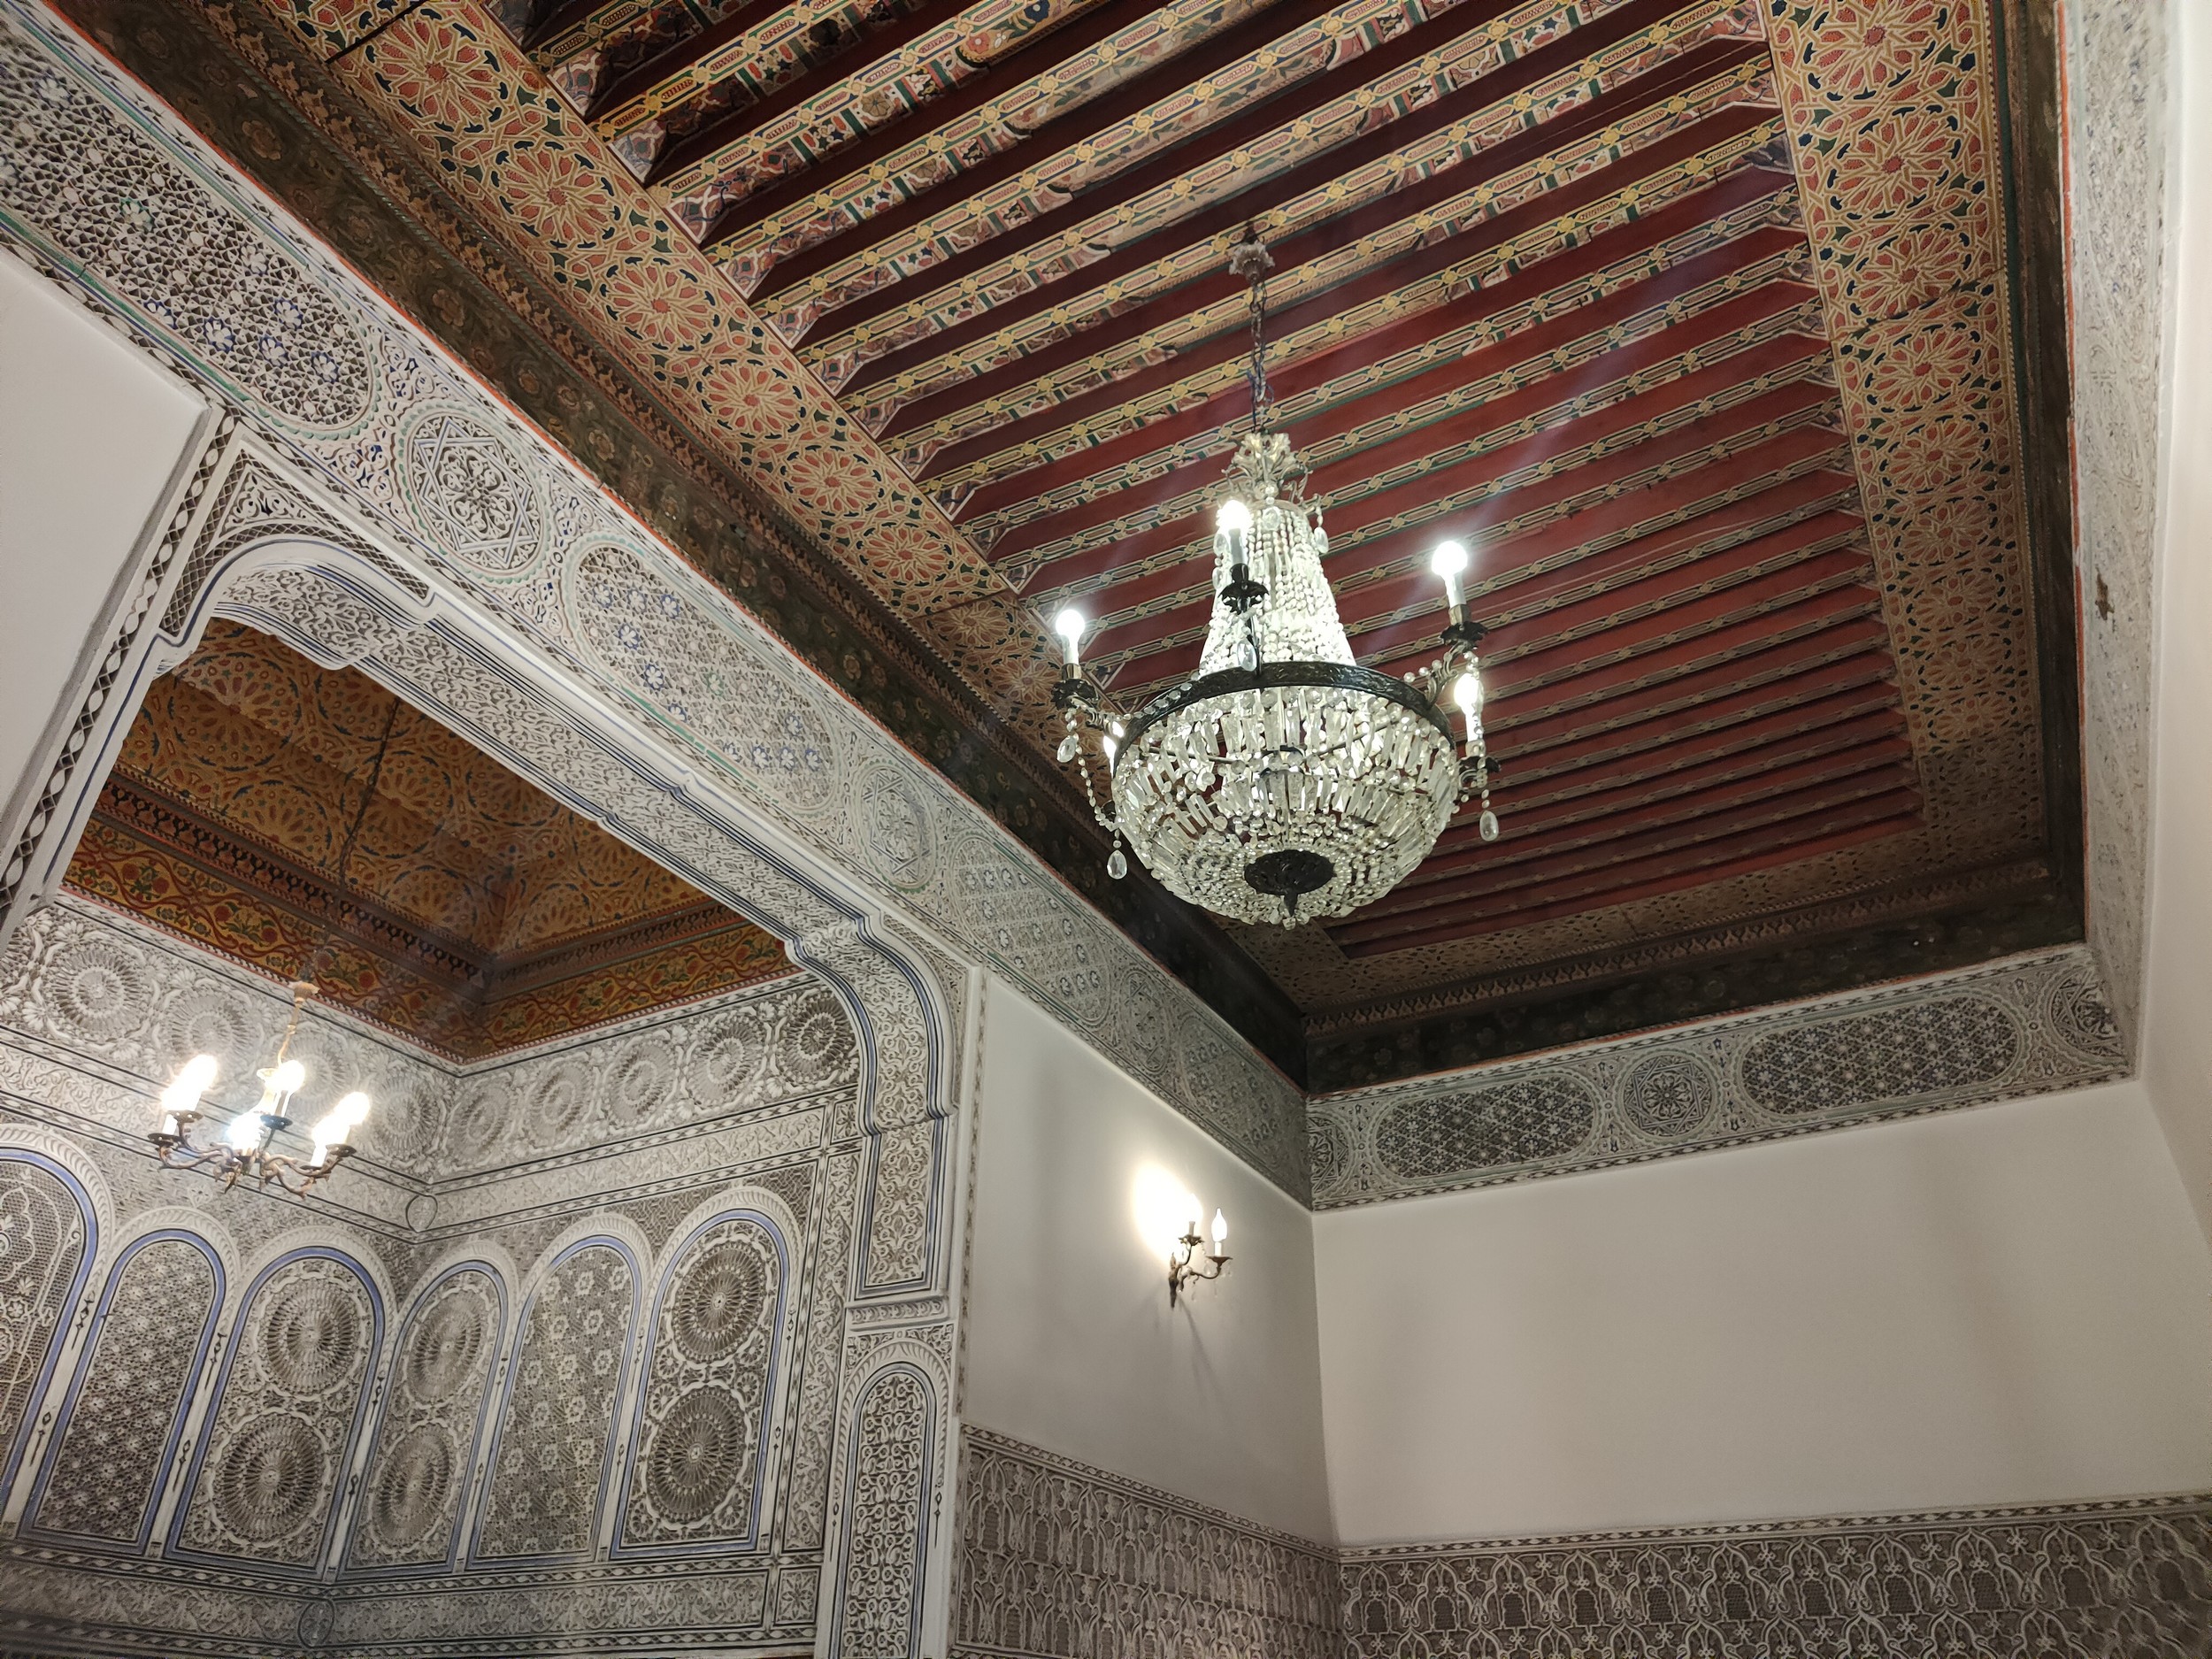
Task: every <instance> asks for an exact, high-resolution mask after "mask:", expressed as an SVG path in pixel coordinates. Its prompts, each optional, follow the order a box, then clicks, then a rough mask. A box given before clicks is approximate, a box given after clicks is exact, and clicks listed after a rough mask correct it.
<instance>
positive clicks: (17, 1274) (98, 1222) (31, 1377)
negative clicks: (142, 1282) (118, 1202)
mask: <svg viewBox="0 0 2212 1659" xmlns="http://www.w3.org/2000/svg"><path fill="white" fill-rule="evenodd" d="M0 1225H5V1227H6V1229H7V1232H8V1233H9V1235H10V1238H11V1241H12V1248H10V1249H9V1250H8V1252H7V1253H6V1257H5V1259H4V1261H0V1306H5V1307H6V1308H8V1309H9V1310H11V1317H10V1318H9V1319H8V1321H7V1325H6V1328H5V1329H4V1331H0V1513H4V1514H5V1515H6V1516H7V1517H9V1518H10V1519H13V1518H14V1517H15V1516H16V1515H17V1514H19V1512H20V1509H21V1506H22V1499H23V1495H24V1494H23V1491H22V1486H23V1483H22V1481H21V1480H20V1479H19V1477H20V1476H21V1475H22V1473H23V1472H24V1471H27V1470H30V1469H33V1468H35V1467H36V1465H37V1462H38V1458H39V1455H40V1454H41V1452H42V1448H43V1445H44V1442H45V1440H46V1437H47V1434H48V1432H50V1430H51V1428H52V1426H53V1405H52V1396H51V1393H50V1391H51V1390H52V1389H54V1388H55V1387H56V1386H58V1379H59V1378H62V1377H65V1376H66V1375H67V1372H68V1362H70V1361H72V1360H73V1358H74V1354H75V1350H76V1348H77V1347H78V1346H79V1345H80V1343H81V1340H82V1338H83V1334H84V1318H83V1315H84V1312H85V1302H84V1296H85V1291H86V1287H87V1286H89V1285H90V1284H92V1283H93V1282H94V1280H93V1274H94V1272H95V1271H96V1268H97V1267H98V1266H99V1265H100V1254H101V1250H102V1248H103V1246H104V1245H105V1244H106V1241H107V1240H108V1238H109V1236H110V1235H111V1233H113V1231H114V1225H115V1216H114V1209H113V1206H112V1204H111V1202H110V1200H109V1197H108V1191H107V1184H106V1183H105V1182H104V1181H103V1180H102V1179H100V1175H99V1171H97V1170H96V1169H95V1168H94V1167H93V1164H92V1160H91V1159H90V1158H88V1157H87V1156H85V1154H84V1152H83V1151H82V1150H81V1148H78V1147H76V1146H74V1145H73V1144H72V1143H71V1142H70V1141H68V1140H67V1139H66V1138H65V1137H64V1136H62V1135H58V1134H56V1133H53V1132H51V1131H50V1130H45V1129H38V1128H33V1127H29V1126H8V1127H0Z"/></svg>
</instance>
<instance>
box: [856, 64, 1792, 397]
mask: <svg viewBox="0 0 2212 1659" xmlns="http://www.w3.org/2000/svg"><path fill="white" fill-rule="evenodd" d="M1772 116H1773V111H1770V110H1766V109H1763V108H1761V107H1759V106H1757V105H1752V104H1740V105H1735V106H1732V107H1730V108H1728V109H1724V110H1722V111H1717V113H1715V114H1712V115H1709V116H1707V117H1706V118H1705V119H1702V120H1700V121H1696V122H1694V123H1691V124H1690V125H1688V126H1686V127H1683V128H1681V129H1680V130H1679V131H1678V132H1675V133H1672V134H1669V135H1668V136H1666V137H1664V138H1662V139H1660V140H1658V141H1657V142H1654V143H1651V144H1648V145H1646V146H1645V147H1644V148H1643V149H1641V150H1634V151H1632V152H1631V153H1630V154H1628V155H1627V156H1624V157H1621V158H1620V159H1619V160H1617V161H1615V162H1613V163H1611V164H1609V165H1606V166H1603V167H1594V168H1592V169H1591V170H1590V171H1589V172H1587V173H1582V174H1580V175H1578V177H1576V178H1575V179H1573V180H1570V181H1569V182H1567V183H1564V184H1562V185H1558V186H1555V188H1552V189H1550V190H1547V191H1543V192H1540V194H1538V195H1537V196H1535V197H1533V198H1532V199H1531V200H1529V201H1527V202H1524V203H1522V204H1519V205H1517V206H1516V207H1512V208H1509V209H1507V210H1506V211H1504V212H1502V213H1499V214H1496V215H1495V216H1494V217H1492V218H1490V219H1484V220H1482V221H1481V222H1480V223H1479V225H1476V226H1472V227H1467V228H1465V229H1463V230H1461V231H1460V232H1459V234H1457V235H1454V236H1440V237H1437V238H1436V239H1435V240H1434V241H1432V242H1426V243H1425V244H1423V245H1421V246H1419V247H1417V248H1414V249H1412V250H1409V251H1408V252H1405V253H1402V254H1399V255H1396V256H1394V257H1391V258H1388V259H1386V260H1383V261H1381V262H1380V263H1379V264H1377V265H1371V266H1370V267H1369V268H1368V269H1366V270H1365V271H1363V272H1361V273H1359V274H1358V275H1356V276H1353V277H1348V278H1346V279H1344V280H1341V281H1338V282H1334V283H1332V284H1331V285H1330V286H1329V287H1327V288H1324V289H1322V290H1321V291H1320V292H1318V293H1317V294H1313V295H1310V296H1307V297H1306V298H1304V299H1302V300H1298V301H1294V302H1293V303H1290V304H1288V305H1286V306H1285V307H1283V308H1282V309H1281V310H1280V311H1277V312H1275V313H1274V314H1273V315H1272V316H1271V318H1270V319H1269V324H1268V326H1269V329H1270V332H1271V334H1273V335H1274V336H1275V337H1276V338H1277V339H1287V338H1289V337H1290V336H1291V335H1294V334H1298V333H1300V332H1302V331H1303V330H1305V329H1307V328H1310V327H1317V326H1320V325H1322V324H1324V323H1325V322H1327V321H1328V320H1329V319H1331V318H1332V317H1335V316H1339V315H1340V314H1342V313H1345V312H1348V311H1353V310H1356V309H1357V308H1358V307H1361V306H1363V305H1366V304H1369V303H1371V302H1374V301H1377V300H1379V299H1382V298H1384V297H1386V296H1388V295H1390V294H1393V293H1395V292H1397V291H1399V290H1401V289H1402V288H1407V287H1409V286H1410V285H1412V284H1414V283H1416V282H1419V281H1422V280H1425V279H1427V278H1430V277H1432V276H1434V275H1436V274H1437V273H1439V272H1441V271H1446V270H1449V269H1450V268H1451V267H1452V266H1454V265H1460V264H1463V262H1465V261H1467V260H1469V259H1471V258H1473V257H1475V256H1476V255H1477V254H1478V253H1480V252H1482V251H1485V250H1491V249H1495V248H1499V247H1502V246H1503V245H1504V244H1506V243H1507V242H1511V241H1513V240H1514V239H1515V238H1517V237H1518V236H1520V235H1522V234H1525V233H1527V232H1529V231H1531V230H1533V229H1535V228H1536V227H1540V226H1544V225H1549V224H1552V223H1554V222H1555V221H1556V220H1557V219H1559V218H1560V217H1561V216H1562V215H1563V214H1565V213H1569V212H1571V211H1573V210H1574V209H1576V208H1578V207H1582V206H1586V205H1588V204H1590V203H1592V202H1594V201H1598V200H1601V199H1602V198H1603V197H1605V196H1609V195H1612V194H1613V193H1615V192H1616V191H1618V190H1622V189H1624V188H1628V186H1629V185H1630V183H1631V182H1632V181H1634V180H1640V179H1643V178H1647V177H1648V176H1650V175H1651V174H1652V173H1656V172H1660V171H1663V170H1664V169H1665V168H1667V167H1668V166H1671V165H1674V164H1676V163H1678V162H1683V161H1686V160H1688V159H1690V158H1691V157H1694V156H1696V155H1699V154H1700V153H1701V152H1703V151H1705V150H1711V149H1713V148H1715V147H1716V146H1717V145H1720V144H1722V143H1724V142H1727V141H1728V140H1729V139H1731V138H1737V137H1740V136H1741V135H1742V134H1745V133H1747V132H1749V131H1750V130H1752V129H1753V128H1755V127H1760V126H1763V124H1765V123H1766V122H1767V121H1769V120H1770V119H1772ZM1579 125H1580V123H1578V122H1574V121H1571V119H1570V118H1566V117H1563V118H1561V121H1560V122H1559V123H1556V124H1554V125H1552V126H1547V127H1538V128H1536V129H1535V130H1534V131H1533V132H1532V133H1530V134H1525V136H1526V137H1527V138H1528V139H1530V140H1531V141H1534V140H1536V139H1543V140H1544V141H1545V142H1543V143H1541V144H1537V143H1535V142H1531V143H1530V144H1529V145H1528V146H1527V149H1528V150H1529V151H1530V152H1531V153H1532V154H1534V155H1539V156H1540V155H1541V154H1543V153H1544V152H1545V151H1547V150H1549V149H1551V148H1553V147H1554V146H1555V145H1556V144H1557V142H1559V133H1558V131H1557V128H1558V127H1560V126H1576V127H1578V126H1579ZM1516 143H1517V141H1513V140H1509V141H1507V143H1505V144H1502V145H1500V146H1498V147H1497V150H1495V151H1486V152H1485V155H1484V164H1485V171H1484V173H1483V175H1482V176H1484V177H1492V176H1495V174H1496V173H1498V172H1500V171H1502V168H1503V167H1504V165H1506V162H1505V159H1504V157H1503V152H1505V151H1506V150H1509V149H1513V148H1515V146H1516ZM1527 158H1528V157H1526V156H1524V157H1522V159H1527ZM1477 182H1479V180H1477V179H1472V178H1471V179H1469V180H1465V181H1464V183H1465V185H1466V186H1469V187H1471V186H1472V185H1473V184H1475V183H1477ZM1339 245H1340V244H1339V243H1338V242H1336V241H1335V239H1334V237H1333V234H1330V230H1329V226H1328V225H1327V224H1323V225H1321V226H1319V227H1316V228H1315V230H1314V231H1312V232H1310V233H1301V234H1300V235H1298V236H1295V237H1291V238H1286V240H1285V241H1284V242H1283V243H1282V244H1280V245H1279V246H1278V247H1277V248H1276V249H1275V250H1273V251H1274V253H1275V256H1276V269H1275V275H1274V277H1273V278H1272V280H1274V281H1276V282H1278V283H1280V282H1282V281H1284V280H1286V277H1287V276H1288V275H1289V273H1291V272H1292V271H1293V270H1294V268H1295V267H1296V266H1298V265H1302V264H1304V263H1306V262H1308V261H1309V260H1312V259H1318V258H1321V257H1325V256H1327V255H1329V254H1331V253H1333V252H1335V251H1337V250H1338V247H1339ZM1096 269H1097V267H1096V266H1095V265H1094V266H1087V267H1085V270H1084V272H1083V273H1082V274H1085V275H1088V274H1089V273H1091V272H1094V271H1095V270H1096ZM1243 291H1244V284H1243V282H1242V281H1241V280H1240V279H1238V278H1237V277H1236V276H1235V275H1234V274H1233V273H1229V272H1227V271H1223V272H1219V273H1215V274H1213V275H1211V276H1207V277H1202V278H1200V279H1199V280H1196V281H1193V282H1188V283H1185V284H1184V285H1183V286H1182V287H1180V288H1174V289H1171V290H1170V291H1169V292H1167V293H1165V294H1161V295H1156V296H1153V297H1152V298H1150V299H1148V300H1145V301H1141V302H1140V303H1137V304H1135V305H1133V306H1132V307H1130V309H1128V310H1127V311H1120V312H1117V313H1115V314H1114V315H1112V316H1110V317H1102V318H1100V319H1096V325H1097V326H1103V325H1105V324H1108V323H1110V324H1111V325H1112V329H1113V334H1114V335H1115V336H1116V337H1117V338H1118V339H1127V338H1131V337H1133V336H1136V335H1140V334H1143V333H1144V332H1145V331H1146V330H1147V329H1150V328H1156V327H1162V326H1166V325H1167V324H1169V323H1171V322H1172V321H1174V320H1175V319H1179V318H1180V317H1182V316H1183V315H1185V314H1186V313H1187V312H1189V311H1193V310H1194V309H1196V308H1199V307H1202V306H1211V305H1217V304H1220V303H1223V302H1225V301H1228V300H1233V299H1234V298H1235V297H1236V296H1238V295H1240V294H1241V293H1242V292H1243ZM1001 315H1002V313H1001ZM951 332H952V331H949V330H948V331H946V334H945V335H941V336H933V341H934V340H936V339H941V338H946V337H949V335H950V334H951ZM1095 332H1096V326H1094V327H1092V328H1087V329H1080V330H1078V331H1076V332H1073V333H1071V334H1066V335H1064V336H1062V337H1060V338H1058V339H1056V340H1053V341H1050V342H1047V343H1045V344H1043V345H1041V346H1039V347H1037V348H1036V349H1033V350H1031V351H1028V352H1025V353H1024V354H1023V355H1022V356H1021V357H1017V358H1015V359H1013V360H1012V361H1010V362H1007V363H1002V364H999V365H995V366H994V367H991V368H989V369H986V370H983V371H981V372H980V373H974V374H972V375H970V376H968V377H966V378H964V379H963V380H958V381H956V382H955V383H954V384H952V385H950V386H948V387H946V388H943V389H941V390H939V391H935V392H930V393H926V394H924V395H923V396H918V397H917V398H915V399H914V400H913V401H912V402H911V403H906V404H903V405H902V406H901V407H900V409H899V410H898V411H897V412H896V413H895V414H894V415H893V416H892V418H891V419H890V420H889V421H887V423H886V424H885V426H884V429H883V434H882V435H883V436H884V437H885V438H886V439H887V440H895V439H897V438H899V437H901V436H902V435H903V434H906V433H909V432H911V431H913V430H915V429H916V428H917V427H920V426H927V425H929V424H930V423H931V422H933V421H934V420H936V419H940V418H941V417H942V416H946V415H950V414H955V413H957V412H958V411H961V410H964V409H968V408H971V407H973V406H976V405H979V404H981V403H986V402H987V401H989V400H991V399H993V398H996V399H999V400H1001V401H1002V402H1003V403H1007V404H1008V405H1009V414H1008V417H1007V419H1009V420H1012V419H1017V418H1020V416H1019V411H1018V408H1017V405H1018V399H1019V394H1020V393H1021V391H1022V389H1023V388H1025V387H1027V386H1030V385H1032V384H1033V383H1034V382H1036V381H1037V380H1041V379H1042V378H1044V377H1045V376H1047V375H1049V374H1052V373H1057V372H1060V371H1063V370H1065V369H1069V368H1071V367H1074V366H1077V365H1081V364H1083V363H1084V362H1085V361H1086V360H1087V359H1088V358H1090V357H1092V356H1093V354H1094V351H1095V349H1096V346H1095V343H1094V340H1093V338H1092V336H1093V334H1094V333H1095ZM1248 349H1249V341H1248V337H1247V335H1246V334H1245V333H1244V324H1243V321H1242V319H1236V320H1235V321H1233V322H1232V323H1227V324H1225V326H1223V327H1222V328H1221V330H1220V331H1219V332H1218V333H1217V334H1214V335H1213V336H1212V337H1211V338H1210V340H1209V341H1207V342H1204V343H1202V344H1199V345H1194V346H1192V347H1190V348H1189V349H1186V350H1184V351H1181V352H1179V353H1178V354H1177V355H1176V357H1174V358H1173V359H1172V360H1171V361H1170V362H1168V363H1164V364H1160V365H1153V366H1152V368H1151V369H1150V371H1149V372H1140V373H1131V374H1128V375H1125V376H1124V377H1123V379H1124V381H1125V388H1124V394H1123V395H1124V396H1125V397H1128V396H1136V395H1138V394H1140V393H1141V392H1145V391H1149V390H1152V389H1155V388H1154V385H1153V382H1154V381H1155V380H1162V379H1163V378H1164V381H1165V382H1166V383H1171V382H1172V381H1173V380H1179V379H1181V378H1183V377H1184V376H1185V375H1187V374H1188V373H1191V371H1192V369H1193V368H1194V367H1208V366H1212V365H1214V364H1215V363H1218V362H1227V361H1231V360H1233V359H1234V358H1236V357H1240V356H1241V355H1242V354H1243V353H1244V352H1245V351H1246V350H1248ZM941 355H943V354H942V352H936V353H933V356H941ZM869 372H870V373H872V368H871V370H870V371H869ZM867 383H870V382H864V381H856V383H854V384H851V385H848V386H847V387H846V388H844V391H843V395H844V396H856V395H857V394H858V393H859V392H860V391H862V390H864V387H865V384H867Z"/></svg>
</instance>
